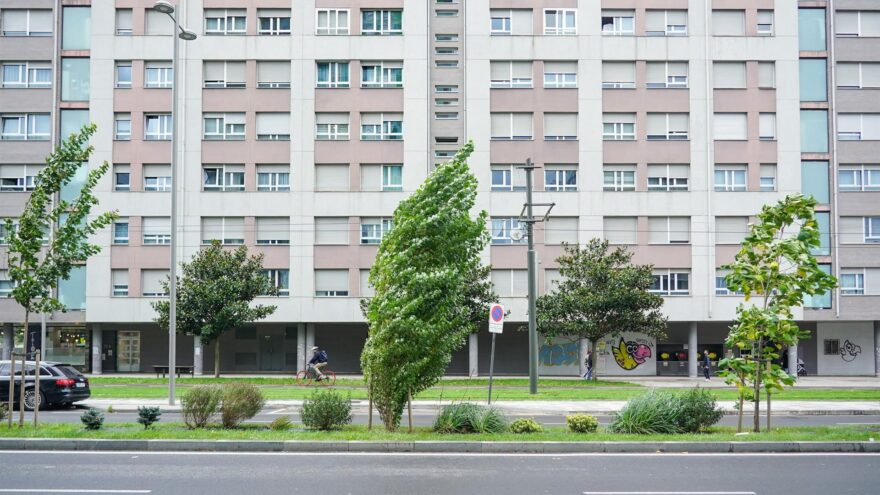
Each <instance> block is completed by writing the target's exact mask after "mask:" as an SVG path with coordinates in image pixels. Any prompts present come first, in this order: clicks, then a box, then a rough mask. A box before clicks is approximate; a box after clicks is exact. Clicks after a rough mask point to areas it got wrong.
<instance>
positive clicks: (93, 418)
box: [79, 407, 104, 430]
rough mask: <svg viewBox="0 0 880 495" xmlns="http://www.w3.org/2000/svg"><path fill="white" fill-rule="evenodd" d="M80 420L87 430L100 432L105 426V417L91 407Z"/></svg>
mask: <svg viewBox="0 0 880 495" xmlns="http://www.w3.org/2000/svg"><path fill="white" fill-rule="evenodd" d="M79 420H80V421H82V424H83V426H85V427H86V429H87V430H100V429H101V427H102V426H103V425H104V415H103V414H102V413H101V411H99V410H97V409H95V408H94V407H90V408H89V410H88V411H86V412H84V413H83V414H82V416H80V417H79Z"/></svg>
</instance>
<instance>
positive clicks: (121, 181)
mask: <svg viewBox="0 0 880 495" xmlns="http://www.w3.org/2000/svg"><path fill="white" fill-rule="evenodd" d="M113 189H114V190H115V191H130V190H131V167H130V166H129V164H127V163H114V164H113Z"/></svg>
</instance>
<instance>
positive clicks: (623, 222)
mask: <svg viewBox="0 0 880 495" xmlns="http://www.w3.org/2000/svg"><path fill="white" fill-rule="evenodd" d="M637 225H638V219H637V218H636V217H604V218H603V219H602V230H603V233H604V237H605V240H607V241H608V242H609V243H611V244H636V243H637V242H638V240H637V236H636V229H637Z"/></svg>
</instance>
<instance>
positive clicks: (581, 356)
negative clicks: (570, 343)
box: [578, 339, 590, 376]
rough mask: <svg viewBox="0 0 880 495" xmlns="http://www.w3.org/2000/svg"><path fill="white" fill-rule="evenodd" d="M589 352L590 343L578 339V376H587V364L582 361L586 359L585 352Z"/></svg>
mask: <svg viewBox="0 0 880 495" xmlns="http://www.w3.org/2000/svg"><path fill="white" fill-rule="evenodd" d="M589 350H590V341H589V340H587V339H580V340H579V341H578V361H579V363H578V373H580V376H584V375H586V374H587V364H586V363H585V362H584V361H585V360H586V359H587V351H589Z"/></svg>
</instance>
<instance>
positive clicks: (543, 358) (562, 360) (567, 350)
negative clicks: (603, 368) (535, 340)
mask: <svg viewBox="0 0 880 495" xmlns="http://www.w3.org/2000/svg"><path fill="white" fill-rule="evenodd" d="M538 358H539V360H540V364H541V366H572V365H574V366H577V365H578V343H577V342H562V343H557V344H544V345H542V346H541V352H540V353H539V355H538Z"/></svg>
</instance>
